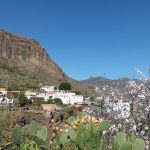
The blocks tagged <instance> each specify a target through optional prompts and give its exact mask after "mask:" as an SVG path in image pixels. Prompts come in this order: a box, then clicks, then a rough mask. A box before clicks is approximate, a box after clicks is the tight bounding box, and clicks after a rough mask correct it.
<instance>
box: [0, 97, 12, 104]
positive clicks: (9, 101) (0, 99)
mask: <svg viewBox="0 0 150 150" xmlns="http://www.w3.org/2000/svg"><path fill="white" fill-rule="evenodd" d="M12 103H13V99H9V98H7V97H3V96H0V104H12Z"/></svg>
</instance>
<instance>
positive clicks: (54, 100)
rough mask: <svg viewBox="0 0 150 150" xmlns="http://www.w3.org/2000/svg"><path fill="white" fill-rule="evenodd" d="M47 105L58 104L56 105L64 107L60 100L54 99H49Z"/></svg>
mask: <svg viewBox="0 0 150 150" xmlns="http://www.w3.org/2000/svg"><path fill="white" fill-rule="evenodd" d="M47 104H56V105H63V102H62V100H61V99H60V98H54V99H52V98H51V97H50V98H49V99H48V101H47Z"/></svg>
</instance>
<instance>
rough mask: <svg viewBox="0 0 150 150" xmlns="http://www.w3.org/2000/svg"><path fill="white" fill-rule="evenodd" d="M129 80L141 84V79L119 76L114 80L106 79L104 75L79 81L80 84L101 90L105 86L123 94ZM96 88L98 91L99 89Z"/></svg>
mask: <svg viewBox="0 0 150 150" xmlns="http://www.w3.org/2000/svg"><path fill="white" fill-rule="evenodd" d="M129 81H135V83H136V84H141V83H142V81H141V80H138V79H129V78H120V79H116V80H111V79H107V78H104V77H95V78H94V77H92V78H89V79H87V80H82V81H80V83H81V84H83V85H86V86H89V87H93V88H95V89H96V87H97V88H98V89H99V90H100V91H102V89H103V88H107V89H109V90H111V92H112V91H115V92H116V93H118V94H123V95H124V93H125V91H126V89H127V88H126V86H127V85H128V83H129ZM99 90H98V91H99Z"/></svg>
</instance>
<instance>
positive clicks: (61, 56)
mask: <svg viewBox="0 0 150 150" xmlns="http://www.w3.org/2000/svg"><path fill="white" fill-rule="evenodd" d="M0 28H3V29H6V30H8V31H10V32H13V33H17V34H22V35H24V36H27V37H30V38H34V39H36V40H37V41H39V42H40V43H41V44H42V46H44V47H45V49H46V50H47V52H48V53H49V55H50V56H51V58H52V59H53V60H55V62H56V63H57V64H58V65H60V66H61V67H62V69H63V70H64V72H65V73H66V74H67V75H69V76H70V77H72V78H74V79H77V80H81V79H86V78H88V77H95V76H103V75H104V73H106V77H108V78H112V79H116V78H120V77H130V78H133V77H134V78H136V77H138V75H137V73H136V72H135V71H134V67H138V68H140V69H141V70H142V71H143V72H144V73H145V74H147V68H148V65H149V64H150V1H149V0H0Z"/></svg>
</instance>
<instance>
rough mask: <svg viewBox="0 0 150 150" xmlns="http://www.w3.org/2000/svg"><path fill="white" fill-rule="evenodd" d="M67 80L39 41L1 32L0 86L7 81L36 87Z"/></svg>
mask: <svg viewBox="0 0 150 150" xmlns="http://www.w3.org/2000/svg"><path fill="white" fill-rule="evenodd" d="M18 75H19V76H18ZM32 79H33V81H32ZM65 80H67V76H66V75H65V73H64V72H63V71H62V69H61V68H60V67H59V66H58V65H57V64H56V63H55V62H54V61H53V60H52V59H51V58H50V57H49V55H48V54H47V52H46V51H45V49H44V48H43V47H42V46H41V45H40V44H39V43H38V42H37V41H35V40H33V39H28V38H26V37H23V36H20V35H15V34H12V33H10V32H7V31H5V30H0V84H2V83H3V82H6V81H7V82H10V84H12V83H13V82H14V83H15V82H21V84H22V85H24V84H25V85H32V84H34V85H35V84H39V83H42V84H46V83H47V84H48V83H49V82H50V83H51V82H52V81H53V82H60V81H65ZM16 84H17V83H16Z"/></svg>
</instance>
